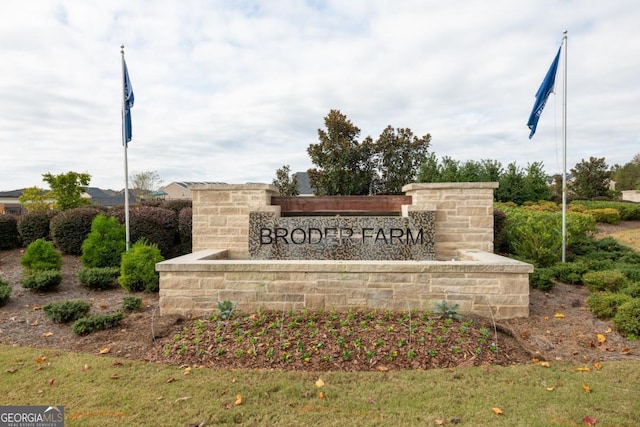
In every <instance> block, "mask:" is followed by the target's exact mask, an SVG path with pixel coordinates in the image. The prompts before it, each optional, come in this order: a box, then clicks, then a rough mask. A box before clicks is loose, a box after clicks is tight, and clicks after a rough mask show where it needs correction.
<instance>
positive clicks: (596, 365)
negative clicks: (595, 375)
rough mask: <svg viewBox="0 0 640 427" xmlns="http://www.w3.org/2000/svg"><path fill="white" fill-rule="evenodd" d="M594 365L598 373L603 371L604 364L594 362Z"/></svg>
mask: <svg viewBox="0 0 640 427" xmlns="http://www.w3.org/2000/svg"><path fill="white" fill-rule="evenodd" d="M592 365H593V367H594V368H596V371H599V370H600V369H602V364H601V363H600V362H593V363H592Z"/></svg>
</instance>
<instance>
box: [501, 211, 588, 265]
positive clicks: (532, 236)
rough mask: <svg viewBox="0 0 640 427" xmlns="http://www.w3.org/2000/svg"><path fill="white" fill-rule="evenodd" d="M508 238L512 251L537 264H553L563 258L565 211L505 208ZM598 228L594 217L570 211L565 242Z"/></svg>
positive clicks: (508, 244) (579, 237) (521, 257)
mask: <svg viewBox="0 0 640 427" xmlns="http://www.w3.org/2000/svg"><path fill="white" fill-rule="evenodd" d="M504 211H505V213H506V215H507V222H506V239H507V247H508V248H509V252H510V253H512V254H514V255H516V257H517V258H519V259H523V260H529V261H530V262H532V263H533V264H534V265H535V266H536V267H550V266H552V265H554V264H556V263H558V262H560V260H561V258H562V215H561V214H560V213H557V212H536V211H531V210H527V209H522V208H505V209H504ZM592 230H595V221H594V220H593V218H592V217H590V216H587V215H582V214H576V213H569V214H567V234H566V243H567V244H568V245H570V244H571V243H572V242H573V241H574V240H577V239H581V238H584V237H585V236H586V234H587V232H590V231H592Z"/></svg>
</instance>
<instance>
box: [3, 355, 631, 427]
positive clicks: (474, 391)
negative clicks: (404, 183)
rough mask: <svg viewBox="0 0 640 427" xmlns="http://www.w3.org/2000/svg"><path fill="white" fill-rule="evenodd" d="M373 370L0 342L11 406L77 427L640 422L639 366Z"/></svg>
mask: <svg viewBox="0 0 640 427" xmlns="http://www.w3.org/2000/svg"><path fill="white" fill-rule="evenodd" d="M546 365H547V363H534V362H532V363H531V364H528V365H525V366H512V367H497V366H481V367H470V368H456V369H434V370H406V371H379V372H363V373H344V372H324V373H321V374H318V373H313V372H278V371H265V370H237V371H232V370H217V369H201V368H198V367H184V366H183V367H175V366H166V365H159V364H152V363H146V362H133V361H129V360H117V359H114V358H111V357H106V356H94V355H86V354H76V353H63V352H60V351H57V350H49V349H33V348H27V347H13V346H6V345H0V366H1V367H2V371H1V372H0V376H1V377H2V380H1V381H0V396H2V398H1V404H2V405H62V406H64V407H65V419H66V420H65V425H66V426H101V427H108V426H118V427H120V426H189V425H203V426H210V425H256V426H258V425H259V426H263V425H271V426H273V425H283V426H295V425H322V426H346V425H359V426H378V425H379V426H387V425H389V426H417V425H421V426H426V425H445V424H447V425H452V424H456V423H458V424H459V425H468V426H550V425H564V426H583V425H589V424H587V423H585V421H583V420H585V417H589V418H586V419H587V421H588V420H589V419H591V420H596V421H597V425H598V426H635V425H640V363H638V362H606V363H602V365H599V364H597V363H596V364H592V363H589V362H588V361H585V363H584V364H582V365H579V366H576V365H570V364H566V363H553V362H551V363H549V364H548V366H546Z"/></svg>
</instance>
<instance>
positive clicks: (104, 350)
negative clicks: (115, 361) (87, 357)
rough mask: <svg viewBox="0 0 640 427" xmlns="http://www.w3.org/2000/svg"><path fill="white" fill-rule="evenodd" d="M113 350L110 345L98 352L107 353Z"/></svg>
mask: <svg viewBox="0 0 640 427" xmlns="http://www.w3.org/2000/svg"><path fill="white" fill-rule="evenodd" d="M110 351H111V349H110V348H109V347H104V348H102V349H100V351H99V352H98V354H107V353H109V352H110Z"/></svg>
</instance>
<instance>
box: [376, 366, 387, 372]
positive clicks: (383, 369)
mask: <svg viewBox="0 0 640 427" xmlns="http://www.w3.org/2000/svg"><path fill="white" fill-rule="evenodd" d="M376 370H377V371H380V372H387V371H388V370H389V368H387V367H386V366H383V365H380V366H376Z"/></svg>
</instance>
